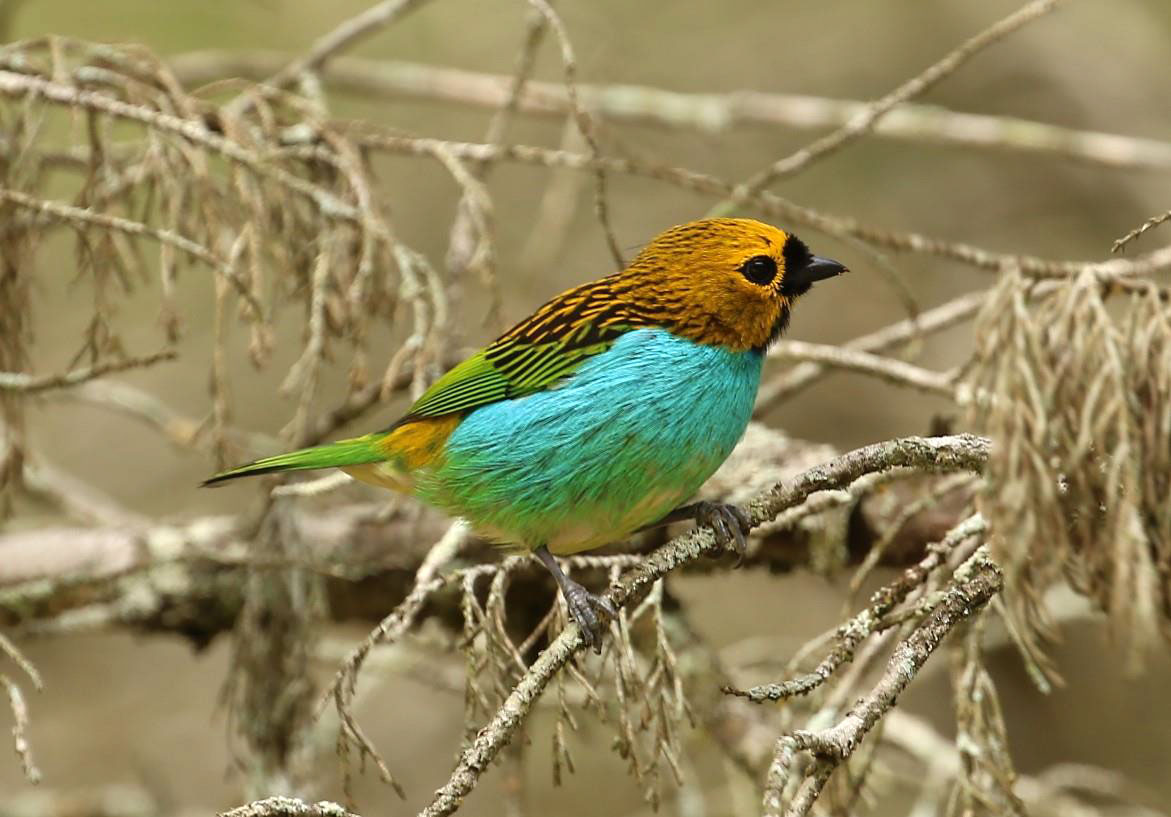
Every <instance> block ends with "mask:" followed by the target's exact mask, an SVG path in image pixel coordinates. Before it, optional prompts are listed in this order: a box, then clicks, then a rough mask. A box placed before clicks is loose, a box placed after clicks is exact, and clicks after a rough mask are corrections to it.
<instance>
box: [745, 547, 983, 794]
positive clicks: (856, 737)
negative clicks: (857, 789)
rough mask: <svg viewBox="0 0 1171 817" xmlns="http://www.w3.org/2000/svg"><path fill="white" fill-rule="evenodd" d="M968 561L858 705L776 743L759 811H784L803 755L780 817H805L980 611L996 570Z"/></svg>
mask: <svg viewBox="0 0 1171 817" xmlns="http://www.w3.org/2000/svg"><path fill="white" fill-rule="evenodd" d="M979 553H980V552H979V551H978V552H977V557H973V558H974V561H971V562H969V564H970V568H969V569H968V570H967V571H966V575H964V576H963V577H962V578H961V577H960V576H959V575H958V574H959V571H957V577H956V579H955V580H954V581H953V582H952V583H951V584H950V585H949V587H948V589H947V591H946V592H945V594H944V597H943V599H942V600H941V601H940V602H939V604H938V605H937V606H936V607H935V609H934V610H933V611H932V613H931V614H930V615H929V616H928V617H927V618H926V619H925V620H924V621H923V623H922V624H920V625H919V626H918V627H917V628H916V629H915V631H914V632H913V633H912V634H911V635H910V636H908V637H907V639H906V640H904V641H902V642H901V643H900V644H899V645H898V646H897V647H896V648H895V651H894V653H893V654H892V655H891V657H890V661H889V662H888V663H887V669H886V672H885V673H884V674H883V676H882V678H881V679H880V680H879V682H878V683H877V684H876V685H875V686H874V688H873V689H872V690H871V691H870V693H869V694H867V695H866V696H865V697H863V698H862V699H861V700H859V701H858V702H857V703H856V704H854V706H853V707H851V708H850V711H849V712H848V713H847V714H846V716H845V717H844V718H842V719H841V720H840V721H838V722H837V723H836V724H834V725H833V726H831V727H829V728H826V729H821V730H818V731H816V732H810V731H796V732H793V733H791V734H789V735H786V736H784V737H782V738H781V739H780V740H778V741H777V748H776V756H775V758H774V760H773V764H772V766H771V767H770V769H769V782H768V786H767V788H766V791H765V799H764V811H765V813H766V814H769V815H774V814H777V815H779V814H780V813H781V809H782V808H783V807H784V806H785V803H784V802H783V801H782V794H783V792H784V790H785V788H786V786H787V785H788V783H789V779H790V776H791V775H792V772H793V769H794V766H795V765H796V761H797V754H798V753H799V752H807V753H809V755H810V756H811V757H812V758H813V763H812V765H811V767H810V769H808V770H807V771H806V772H805V775H804V782H803V783H802V784H801V785H800V787H799V789H798V791H797V793H796V794H795V795H794V796H793V798H792V799H791V800H790V802H789V804H788V807H787V808H786V809H785V814H786V815H787V817H788V816H790V815H791V817H799V815H804V814H807V813H808V812H809V810H810V808H811V807H812V806H813V803H814V801H815V800H816V799H817V796H818V794H820V792H821V790H822V789H823V788H824V787H825V784H826V783H827V782H828V780H829V777H830V774H832V772H833V770H834V769H835V768H836V767H838V766H839V765H840V764H841V763H842V762H844V761H845V760H847V759H848V758H849V757H850V756H851V755H852V754H853V753H854V751H855V750H856V749H857V748H858V746H859V745H860V744H861V742H862V739H863V738H864V737H866V735H867V733H868V732H869V731H870V730H871V729H872V728H873V727H874V725H875V724H876V723H878V721H879V719H880V718H881V717H882V716H883V715H884V714H885V713H886V712H888V711H889V710H890V709H891V707H893V706H894V704H895V702H896V701H897V700H898V697H899V695H900V694H901V693H902V691H903V690H904V689H906V687H907V685H908V684H910V682H911V681H912V680H914V678H915V675H916V674H917V673H918V672H919V670H920V669H921V668H922V666H923V664H924V662H926V661H927V659H928V658H929V657H930V656H931V654H932V653H933V652H934V651H935V649H936V647H938V646H939V645H940V643H941V642H942V641H943V639H944V638H945V637H946V636H947V635H948V633H950V632H951V631H952V630H953V629H954V628H955V627H956V626H957V625H958V624H959V623H960V622H963V621H966V620H967V619H969V618H970V617H971V616H972V615H973V614H975V613H976V612H977V611H979V610H980V609H981V608H983V607H984V605H986V604H987V603H988V602H989V601H990V600H991V599H992V597H993V596H994V595H995V594H996V593H998V592H999V591H1000V589H1001V588H1002V587H1003V585H1004V580H1003V577H1002V576H1001V573H1000V570H999V569H998V568H997V567H996V565H995V564H994V563H992V562H991V561H990V560H988V559H987V558H986V557H982V558H978V556H979Z"/></svg>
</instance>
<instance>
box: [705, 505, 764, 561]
mask: <svg viewBox="0 0 1171 817" xmlns="http://www.w3.org/2000/svg"><path fill="white" fill-rule="evenodd" d="M694 508H695V521H696V523H697V524H700V525H707V526H708V527H710V528H711V529H712V530H714V531H715V532H716V544H718V545H719V546H720V547H723V548H726V549H728V550H731V551H733V552H734V553H735V554H736V566H737V567H739V566H740V563H741V562H743V561H744V554H745V553H747V552H748V540H747V539H746V538H745V536H744V534H746V533H747V532H748V531H749V530H751V529H752V520H750V519H749V518H748V514H746V513H744V511H742V510H740V508H738V507H736V506H735V505H725V504H724V503H722V502H708V501H706V500H705V501H703V502H696V503H695V506H694Z"/></svg>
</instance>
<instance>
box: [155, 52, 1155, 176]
mask: <svg viewBox="0 0 1171 817" xmlns="http://www.w3.org/2000/svg"><path fill="white" fill-rule="evenodd" d="M288 61H289V60H288V57H287V56H285V55H283V54H278V53H274V52H270V51H260V50H253V51H220V50H214V49H210V50H204V51H189V52H186V53H182V54H176V55H175V56H173V57H170V58H169V62H170V65H171V67H172V69H173V70H174V72H175V76H176V77H178V78H179V80H180V81H181V82H182V83H183V84H184V85H186V86H188V87H195V86H199V85H204V84H207V83H210V82H215V81H217V80H221V79H224V78H225V77H242V78H246V79H251V80H256V81H260V80H263V79H265V78H267V77H269V76H271V75H272V74H274V73H275V72H276V71H278V70H280V68H281V66H283V65H285V64H287V63H288ZM320 71H321V76H322V79H323V80H324V81H325V82H326V83H327V84H328V85H329V86H330V87H332V88H334V89H336V90H338V91H341V92H343V93H350V94H355V95H359V96H363V97H371V96H373V97H390V98H399V97H406V98H409V99H424V100H436V101H442V102H448V103H453V104H458V105H469V106H474V107H482V108H496V109H499V108H501V107H502V106H504V105H506V104H507V102H508V99H509V97H510V94H511V93H512V91H511V88H512V83H513V78H512V77H510V76H507V75H503V74H487V73H482V72H476V71H468V70H465V69H460V68H451V67H448V66H441V65H425V64H422V63H413V62H404V61H400V60H373V59H364V58H360V57H349V56H343V57H334V58H332V59H330V60H329V62H327V63H326V64H325V65H324V66H322V67H321V68H320ZM578 93H579V95H580V98H581V104H582V105H583V106H584V107H585V109H586V110H589V111H592V112H593V113H594V114H595V115H596V116H598V117H599V118H601V119H602V120H604V121H606V122H609V123H623V122H625V123H632V124H649V125H658V126H660V127H664V128H671V129H693V130H697V131H701V132H704V133H725V132H728V131H732V130H735V129H737V128H741V127H744V126H756V127H769V128H774V127H789V128H798V129H802V130H824V129H826V128H840V127H842V126H844V125H846V124H848V123H849V122H851V121H854V120H855V119H857V118H858V117H859V116H860V115H862V114H863V113H864V112H865V111H866V110H867V109H868V108H869V107H870V106H871V105H872V104H873V103H869V102H861V101H855V100H846V99H830V98H826V97H818V96H806V95H799V94H780V93H765V92H762V91H748V90H738V91H732V92H729V93H688V92H685V91H672V90H667V89H664V88H652V87H647V86H642V85H617V84H616V85H591V84H587V83H580V84H579V85H578ZM516 108H517V111H518V112H520V113H522V114H528V115H536V116H549V117H564V116H565V115H566V114H569V113H571V108H570V105H569V98H568V92H567V90H566V88H565V86H564V85H562V84H557V83H552V82H542V81H539V80H529V81H528V82H527V83H525V87H524V90H523V91H522V92H521V94H520V95H519V98H518V99H517V102H516ZM870 133H871V134H872V135H874V136H877V137H880V138H885V139H894V140H902V141H909V142H929V143H938V144H944V145H952V146H955V147H962V148H975V149H984V150H994V151H1011V152H1020V153H1025V154H1029V155H1036V156H1039V157H1046V156H1052V157H1057V158H1064V159H1072V160H1074V161H1079V162H1086V163H1089V164H1098V165H1102V166H1105V167H1112V168H1150V169H1155V170H1167V169H1171V143H1168V142H1164V141H1160V140H1156V139H1143V138H1139V137H1134V136H1126V135H1122V134H1114V133H1101V132H1097V131H1084V130H1075V129H1072V128H1064V127H1061V126H1059V125H1051V124H1048V123H1044V122H1036V121H1030V120H1026V119H1018V118H1013V117H1006V116H989V115H986V114H973V113H964V112H959V111H952V110H948V109H947V108H942V107H939V106H937V105H918V104H915V103H903V104H901V105H899V106H898V107H896V108H894V109H893V110H891V111H890V112H889V113H887V114H886V115H885V116H883V117H882V118H881V119H879V120H878V121H877V122H875V123H874V124H873V125H872V127H871V130H870ZM486 141H489V142H490V141H492V140H486Z"/></svg>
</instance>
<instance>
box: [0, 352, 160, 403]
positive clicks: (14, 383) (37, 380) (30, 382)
mask: <svg viewBox="0 0 1171 817" xmlns="http://www.w3.org/2000/svg"><path fill="white" fill-rule="evenodd" d="M177 356H178V352H176V351H175V350H174V349H162V350H160V351H158V352H155V353H154V354H150V355H144V356H143V357H131V358H127V359H126V360H111V361H108V362H106V363H98V364H95V365H93V366H86V367H84V368H81V369H72V370H70V371H68V372H61V373H59V374H45V375H39V376H38V375H32V374H26V373H25V372H0V391H14V392H21V393H23V394H34V393H36V392H42V391H47V390H49V389H58V388H67V387H69V386H77V385H80V384H81V383H85V382H87V381H90V380H94V379H95V378H98V377H103V376H105V375H108V374H113V373H115V372H125V371H129V370H131V369H144V368H146V367H147V366H152V365H154V364H155V363H161V362H162V361H164V360H174V359H175V358H176V357H177Z"/></svg>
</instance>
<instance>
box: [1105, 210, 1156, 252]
mask: <svg viewBox="0 0 1171 817" xmlns="http://www.w3.org/2000/svg"><path fill="white" fill-rule="evenodd" d="M1167 221H1171V210H1168V211H1167V212H1166V213H1160V214H1159V215H1157V216H1151V217H1150V218H1148V219H1147V220H1146V221H1144V222H1143V223H1142V224H1140V225H1139V226H1137V227H1135V228H1134V229H1133V230H1131V231H1130V232H1129V233H1127V234H1126V235H1124V236H1123V237H1122V238H1120V239H1118V240H1117V241H1115V242H1114V244H1113V245H1112V246H1111V247H1110V252H1121V251H1122V250H1123V248H1124V247H1126V245H1127V244H1129V243H1130V242H1132V241H1134V240H1135V239H1136V238H1138V237H1139V236H1140V235H1142V234H1143V233H1145V232H1146V231H1147V230H1151V229H1154V228H1155V227H1158V226H1159V225H1160V224H1163V223H1164V222H1167Z"/></svg>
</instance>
